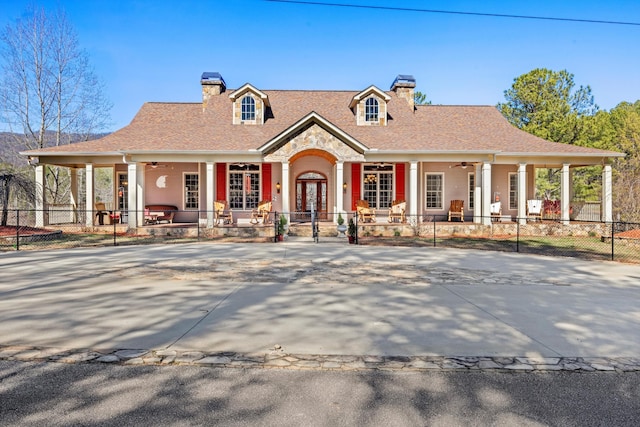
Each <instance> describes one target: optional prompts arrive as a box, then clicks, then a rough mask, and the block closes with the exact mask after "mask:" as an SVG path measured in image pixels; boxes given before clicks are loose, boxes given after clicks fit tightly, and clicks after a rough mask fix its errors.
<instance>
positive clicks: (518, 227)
mask: <svg viewBox="0 0 640 427" xmlns="http://www.w3.org/2000/svg"><path fill="white" fill-rule="evenodd" d="M516 252H517V253H520V221H519V220H518V219H516Z"/></svg>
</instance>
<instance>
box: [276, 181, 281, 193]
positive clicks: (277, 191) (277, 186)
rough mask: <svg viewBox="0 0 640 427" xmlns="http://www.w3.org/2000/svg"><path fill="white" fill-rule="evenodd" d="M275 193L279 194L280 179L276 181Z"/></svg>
mask: <svg viewBox="0 0 640 427" xmlns="http://www.w3.org/2000/svg"><path fill="white" fill-rule="evenodd" d="M276 193H278V194H280V181H278V182H276Z"/></svg>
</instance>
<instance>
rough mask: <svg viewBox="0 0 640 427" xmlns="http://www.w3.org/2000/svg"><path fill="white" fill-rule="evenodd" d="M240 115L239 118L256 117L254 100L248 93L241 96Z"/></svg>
mask: <svg viewBox="0 0 640 427" xmlns="http://www.w3.org/2000/svg"><path fill="white" fill-rule="evenodd" d="M241 108H242V116H241V120H242V121H243V122H244V121H255V119H256V101H255V100H254V99H253V98H252V97H251V96H249V95H247V96H245V97H244V98H242V105H241Z"/></svg>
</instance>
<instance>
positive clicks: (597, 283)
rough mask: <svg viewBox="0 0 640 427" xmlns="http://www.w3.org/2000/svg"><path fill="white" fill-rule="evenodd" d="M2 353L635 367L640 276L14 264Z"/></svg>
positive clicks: (479, 255)
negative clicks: (149, 352)
mask: <svg viewBox="0 0 640 427" xmlns="http://www.w3.org/2000/svg"><path fill="white" fill-rule="evenodd" d="M0 275H1V280H0V282H1V283H0V344H2V345H25V346H46V347H60V348H93V349H129V348H146V349H175V350H200V351H233V352H241V353H249V354H251V353H264V352H267V351H269V349H272V348H274V346H276V345H279V346H281V347H282V349H283V350H284V351H286V352H288V353H296V354H338V355H339V354H345V355H354V354H356V355H365V354H366V355H414V356H415V355H434V356H435V355H442V356H447V355H456V356H465V355H467V356H500V355H502V356H528V357H560V356H563V357H634V356H637V355H639V354H640V307H639V305H638V301H640V266H635V265H625V264H619V263H612V262H593V261H582V260H576V259H567V258H549V257H538V256H532V255H519V254H513V253H496V252H487V251H475V250H453V249H441V248H400V247H370V246H355V245H348V244H341V243H319V244H314V243H306V242H286V243H279V244H272V243H266V244H255V243H254V244H242V243H230V244H221V243H194V244H184V245H182V244H181V245H154V246H131V247H108V248H79V249H74V250H65V251H46V252H44V251H43V252H27V251H25V252H9V253H2V254H0Z"/></svg>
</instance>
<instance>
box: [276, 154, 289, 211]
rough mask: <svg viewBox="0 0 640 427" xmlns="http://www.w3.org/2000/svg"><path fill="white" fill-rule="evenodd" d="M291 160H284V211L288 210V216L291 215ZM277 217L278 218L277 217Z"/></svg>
mask: <svg viewBox="0 0 640 427" xmlns="http://www.w3.org/2000/svg"><path fill="white" fill-rule="evenodd" d="M290 211H291V209H290V208H289V162H282V212H286V215H287V218H288V219H289V220H291V218H290V217H289V212H290ZM276 219H277V218H276Z"/></svg>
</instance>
